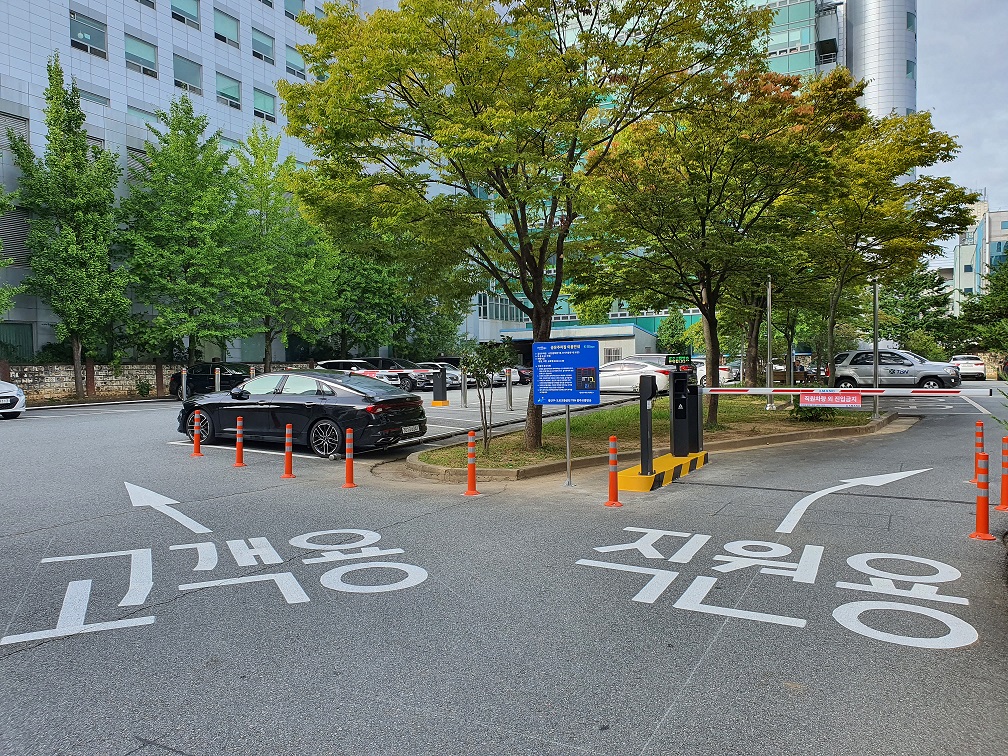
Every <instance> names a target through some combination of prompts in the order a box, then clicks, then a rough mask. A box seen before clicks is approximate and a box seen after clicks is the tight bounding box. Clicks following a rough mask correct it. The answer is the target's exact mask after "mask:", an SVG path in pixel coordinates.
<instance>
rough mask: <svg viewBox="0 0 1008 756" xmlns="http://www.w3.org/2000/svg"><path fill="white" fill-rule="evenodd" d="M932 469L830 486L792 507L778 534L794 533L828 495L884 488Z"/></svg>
mask: <svg viewBox="0 0 1008 756" xmlns="http://www.w3.org/2000/svg"><path fill="white" fill-rule="evenodd" d="M930 469H931V468H930V467H925V468H924V469H923V470H908V471H907V472H898V473H887V474H885V475H870V476H868V477H867V478H850V479H849V480H842V481H840V485H837V486H830V487H829V488H824V489H823V490H822V491H816V492H814V493H810V494H809V495H808V496H806V497H804V498H803V499H801V501H799V502H798V503H797V504H795V505H794V506H793V507H791V511H790V512H788V513H787V517H785V518H784V521H783V522H782V523H781V524H780V527H779V528H777V532H778V533H792V532H794V529H795V525H797V524H798V521H799V520H801V518H802V515H803V514H805V511H806V510H807V509H808V508H809V507H810V506H812V502H814V501H816V500H818V499H821V498H822V497H823V496H826V495H827V494H831V493H836V492H837V491H843V490H844V489H845V488H853V487H854V486H884V485H885V484H886V483H893V482H894V481H897V480H902V479H903V478H909V477H910V476H911V475H916V474H917V473H922V472H927V471H928V470H930Z"/></svg>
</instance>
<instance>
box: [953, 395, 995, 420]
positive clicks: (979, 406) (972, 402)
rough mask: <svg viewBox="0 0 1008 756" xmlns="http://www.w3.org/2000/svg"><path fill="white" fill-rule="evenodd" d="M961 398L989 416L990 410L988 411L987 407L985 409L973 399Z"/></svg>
mask: <svg viewBox="0 0 1008 756" xmlns="http://www.w3.org/2000/svg"><path fill="white" fill-rule="evenodd" d="M959 398H960V399H963V400H965V401H967V402H969V403H970V404H972V405H973V406H974V407H976V408H977V409H978V410H980V411H981V412H982V413H983V414H985V415H989V414H990V410H989V409H987V408H986V407H983V406H981V405H979V404H977V403H976V402H974V401H973V400H972V399H970V398H969V397H968V396H960V397H959Z"/></svg>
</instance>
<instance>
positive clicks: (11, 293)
mask: <svg viewBox="0 0 1008 756" xmlns="http://www.w3.org/2000/svg"><path fill="white" fill-rule="evenodd" d="M11 197H12V195H10V194H7V192H5V191H4V190H3V189H0V216H2V215H4V214H6V213H9V212H10V211H11V208H13V207H14V203H13V202H12V201H11ZM2 253H3V240H0V271H2V270H3V269H4V268H6V267H7V266H8V265H10V262H11V261H10V258H6V257H4V256H3V254H2ZM22 291H24V288H23V287H21V286H10V285H8V284H2V285H0V315H3V314H4V313H5V312H7V310H9V309H10V308H11V307H12V306H13V305H14V297H16V296H17V295H18V294H20V293H21V292H22Z"/></svg>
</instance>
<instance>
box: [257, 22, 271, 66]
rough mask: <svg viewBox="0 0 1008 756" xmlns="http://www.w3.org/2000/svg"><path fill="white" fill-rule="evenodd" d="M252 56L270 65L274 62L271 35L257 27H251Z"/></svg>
mask: <svg viewBox="0 0 1008 756" xmlns="http://www.w3.org/2000/svg"><path fill="white" fill-rule="evenodd" d="M252 57H254V58H259V60H264V61H266V62H267V63H269V64H271V65H272V64H274V63H276V61H275V60H274V59H273V37H271V36H270V35H269V34H266V33H264V32H261V31H259V30H258V29H252Z"/></svg>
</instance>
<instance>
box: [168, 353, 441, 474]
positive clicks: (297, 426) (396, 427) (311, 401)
mask: <svg viewBox="0 0 1008 756" xmlns="http://www.w3.org/2000/svg"><path fill="white" fill-rule="evenodd" d="M197 409H198V410H199V411H200V438H201V440H202V441H206V442H208V443H210V442H212V441H213V440H214V439H215V438H234V437H235V435H236V433H237V427H238V422H237V421H238V417H241V418H242V424H243V427H244V434H245V438H246V439H247V440H253V439H254V440H260V441H276V442H278V443H282V442H283V441H284V439H285V437H286V426H287V424H288V423H290V424H291V425H292V426H293V433H294V442H295V443H298V444H304V445H307V446H308V447H309V448H310V449H311V450H312V451H313V452H314V453H315V454H318V455H319V456H320V457H332V456H336V455H342V454H343V453H344V451H345V449H346V436H345V435H344V434H345V432H346V429H347V428H353V434H354V446H355V447H356V448H358V449H360V448H368V447H381V446H389V445H390V444H394V443H397V442H399V441H401V440H403V439H406V438H417V437H419V436H423V435H424V434H425V433H426V432H427V416H426V415H425V414H424V408H423V400H422V399H421V398H420V397H419V396H416V395H414V394H409V393H407V392H405V391H403V390H402V389H400V388H399V387H398V386H390V385H389V384H387V383H383V382H382V381H378V380H375V379H374V378H367V377H365V376H363V375H353V374H351V373H345V372H342V371H338V370H295V371H289V372H283V373H266V374H264V375H260V376H256V377H255V378H253V379H252V380H249V381H245V382H244V383H242V384H241V385H239V386H235V387H234V388H233V389H231V390H230V391H220V392H217V393H213V394H205V395H202V396H197V397H193V398H190V399H186V400H185V401H184V402H183V403H182V410H181V412H179V416H178V430H179V433H185V434H186V435H188V436H189V438H192V436H193V429H194V425H195V420H194V412H195V410H197Z"/></svg>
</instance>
